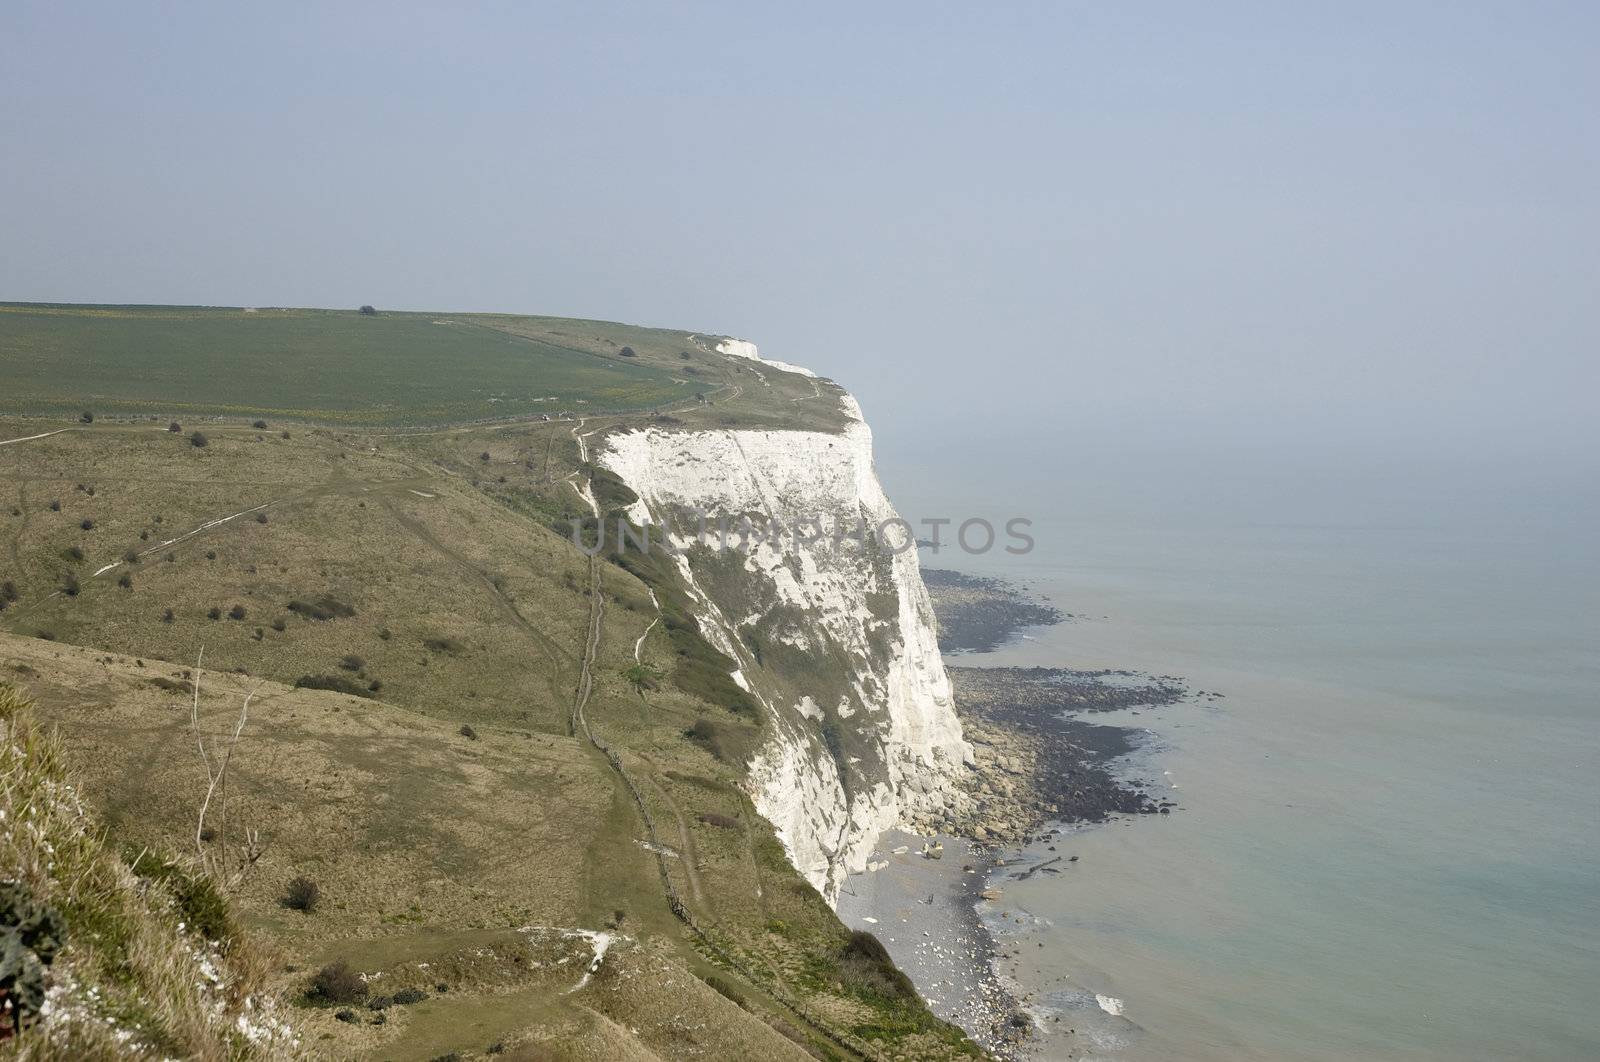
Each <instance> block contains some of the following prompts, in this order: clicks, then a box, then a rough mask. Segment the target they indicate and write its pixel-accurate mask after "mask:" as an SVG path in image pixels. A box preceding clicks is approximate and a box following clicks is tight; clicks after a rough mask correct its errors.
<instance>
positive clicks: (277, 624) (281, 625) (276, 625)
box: [272, 616, 289, 632]
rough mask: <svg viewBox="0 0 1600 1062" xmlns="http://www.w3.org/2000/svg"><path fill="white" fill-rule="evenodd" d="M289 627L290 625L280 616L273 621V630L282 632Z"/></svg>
mask: <svg viewBox="0 0 1600 1062" xmlns="http://www.w3.org/2000/svg"><path fill="white" fill-rule="evenodd" d="M288 626H289V625H288V624H287V623H285V622H283V617H282V616H279V617H278V618H277V619H275V620H273V621H272V629H273V630H275V631H279V632H282V631H283V630H284V629H285V628H287V627H288Z"/></svg>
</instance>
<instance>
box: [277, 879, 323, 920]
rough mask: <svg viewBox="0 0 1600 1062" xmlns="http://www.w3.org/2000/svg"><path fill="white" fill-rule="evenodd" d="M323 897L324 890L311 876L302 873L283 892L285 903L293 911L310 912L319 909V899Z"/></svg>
mask: <svg viewBox="0 0 1600 1062" xmlns="http://www.w3.org/2000/svg"><path fill="white" fill-rule="evenodd" d="M321 897H322V890H321V889H320V888H319V887H318V886H317V883H316V882H314V881H312V880H311V879H310V878H308V877H305V876H304V875H301V876H300V877H298V878H295V879H294V880H293V881H291V882H289V887H288V888H287V889H285V890H284V893H283V905H284V906H285V907H287V908H289V909H290V910H292V911H304V912H305V913H306V914H310V913H312V912H313V911H315V910H316V909H317V901H318V900H319V899H321Z"/></svg>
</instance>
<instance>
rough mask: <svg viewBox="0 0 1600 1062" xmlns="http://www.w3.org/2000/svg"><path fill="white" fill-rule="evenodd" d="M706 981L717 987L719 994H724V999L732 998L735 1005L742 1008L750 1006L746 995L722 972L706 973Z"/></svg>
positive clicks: (714, 987)
mask: <svg viewBox="0 0 1600 1062" xmlns="http://www.w3.org/2000/svg"><path fill="white" fill-rule="evenodd" d="M705 982H706V984H708V985H710V986H711V987H712V988H713V989H715V990H716V993H717V994H718V995H719V996H722V997H723V998H724V999H727V1000H731V1001H732V1002H733V1003H734V1005H735V1006H738V1007H740V1008H747V1007H748V1006H749V1004H748V1003H746V1002H745V998H744V995H743V994H742V993H741V992H740V991H739V990H738V989H736V988H734V987H733V985H732V984H730V983H729V982H728V980H727V979H726V978H724V977H722V976H721V975H720V974H706V976H705Z"/></svg>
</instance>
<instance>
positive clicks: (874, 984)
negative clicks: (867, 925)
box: [839, 929, 917, 999]
mask: <svg viewBox="0 0 1600 1062" xmlns="http://www.w3.org/2000/svg"><path fill="white" fill-rule="evenodd" d="M839 977H840V980H842V981H844V982H845V983H846V984H847V985H849V986H851V987H852V988H855V989H857V990H858V991H865V992H868V993H871V994H873V995H878V996H882V997H885V998H887V999H914V998H915V997H916V992H917V990H916V989H915V988H914V987H913V986H912V984H911V978H909V977H907V976H906V975H905V974H904V973H903V972H902V971H901V970H900V968H899V967H897V966H896V965H895V964H894V960H893V959H891V958H889V951H888V949H887V948H885V947H884V946H883V942H882V941H880V940H879V939H878V938H877V937H875V936H873V935H872V934H871V933H867V932H865V931H863V930H859V929H857V930H854V931H852V932H851V934H850V937H849V939H848V940H847V941H845V945H844V948H843V949H841V951H840V953H839Z"/></svg>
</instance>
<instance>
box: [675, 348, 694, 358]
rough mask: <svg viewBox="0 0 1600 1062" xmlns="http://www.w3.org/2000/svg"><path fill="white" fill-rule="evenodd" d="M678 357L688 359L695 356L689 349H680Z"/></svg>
mask: <svg viewBox="0 0 1600 1062" xmlns="http://www.w3.org/2000/svg"><path fill="white" fill-rule="evenodd" d="M678 357H679V358H680V359H681V360H683V361H688V360H689V359H690V358H692V357H694V355H693V354H690V353H689V352H688V351H687V350H680V351H678Z"/></svg>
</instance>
